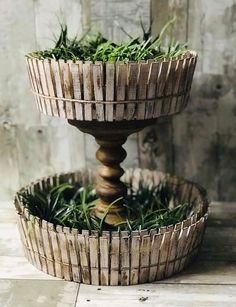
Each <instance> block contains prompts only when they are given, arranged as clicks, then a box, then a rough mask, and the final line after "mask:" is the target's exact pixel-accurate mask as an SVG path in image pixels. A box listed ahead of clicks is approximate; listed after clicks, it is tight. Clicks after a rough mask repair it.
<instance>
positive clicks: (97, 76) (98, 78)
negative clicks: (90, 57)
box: [92, 62, 105, 121]
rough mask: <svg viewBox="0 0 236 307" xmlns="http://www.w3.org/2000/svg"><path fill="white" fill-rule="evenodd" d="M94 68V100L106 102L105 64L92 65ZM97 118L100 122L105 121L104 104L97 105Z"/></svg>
mask: <svg viewBox="0 0 236 307" xmlns="http://www.w3.org/2000/svg"><path fill="white" fill-rule="evenodd" d="M92 68H93V88H94V99H95V100H96V101H103V100H104V95H103V91H104V78H103V64H102V63H99V62H96V64H93V65H92ZM96 118H97V120H98V121H104V118H105V116H104V106H103V104H99V103H96Z"/></svg>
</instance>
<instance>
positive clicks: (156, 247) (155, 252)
mask: <svg viewBox="0 0 236 307" xmlns="http://www.w3.org/2000/svg"><path fill="white" fill-rule="evenodd" d="M162 239H163V234H161V233H159V234H155V235H154V236H153V238H152V242H151V248H150V266H151V267H150V271H149V282H152V281H155V280H156V275H157V269H158V263H159V261H160V248H161V242H162Z"/></svg>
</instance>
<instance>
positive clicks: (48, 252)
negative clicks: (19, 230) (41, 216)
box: [41, 220, 56, 276]
mask: <svg viewBox="0 0 236 307" xmlns="http://www.w3.org/2000/svg"><path fill="white" fill-rule="evenodd" d="M41 232H42V237H43V245H44V251H45V257H46V261H47V268H48V274H50V275H54V276H55V274H56V272H55V268H54V257H53V249H52V243H51V241H50V236H49V233H48V223H47V221H44V220H43V221H42V229H41Z"/></svg>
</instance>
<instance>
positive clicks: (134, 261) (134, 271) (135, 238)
mask: <svg viewBox="0 0 236 307" xmlns="http://www.w3.org/2000/svg"><path fill="white" fill-rule="evenodd" d="M130 251H131V254H130V256H131V259H130V283H131V284H132V285H136V284H138V282H139V258H140V236H139V235H138V232H137V233H136V232H135V231H133V232H132V234H131V249H130Z"/></svg>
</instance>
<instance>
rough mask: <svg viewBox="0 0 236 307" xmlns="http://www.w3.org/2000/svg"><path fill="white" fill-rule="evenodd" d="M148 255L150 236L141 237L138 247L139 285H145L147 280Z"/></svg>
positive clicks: (148, 268)
mask: <svg viewBox="0 0 236 307" xmlns="http://www.w3.org/2000/svg"><path fill="white" fill-rule="evenodd" d="M149 253H150V235H144V236H142V240H141V245H140V275H139V281H140V283H145V282H147V281H148V278H149V270H150V267H149Z"/></svg>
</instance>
